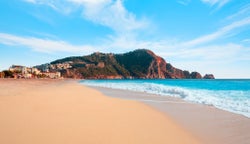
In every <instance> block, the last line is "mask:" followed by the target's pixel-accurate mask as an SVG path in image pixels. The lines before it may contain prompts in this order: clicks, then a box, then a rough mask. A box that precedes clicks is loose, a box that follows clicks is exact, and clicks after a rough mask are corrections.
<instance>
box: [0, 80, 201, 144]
mask: <svg viewBox="0 0 250 144" xmlns="http://www.w3.org/2000/svg"><path fill="white" fill-rule="evenodd" d="M0 113H1V117H0V127H1V129H0V135H1V139H0V143H5V144H34V143H36V144H44V143H46V144H55V143H61V144H64V143H65V144H68V143H74V144H78V143H79V144H80V143H81V144H82V143H87V144H95V143H102V144H105V143H106V144H117V143H119V144H127V143H135V144H152V143H157V144H161V143H162V144H165V143H176V144H185V143H186V144H189V143H192V144H196V143H197V144H199V143H201V142H200V141H199V140H198V139H196V137H195V136H193V134H192V133H190V132H189V131H186V130H185V129H184V128H182V127H181V126H180V125H179V124H178V123H176V122H175V121H174V120H172V118H171V117H169V116H167V115H165V114H163V113H161V112H159V111H157V110H155V109H154V108H152V107H150V106H147V105H145V104H143V103H140V102H136V101H128V100H124V99H117V98H111V97H109V96H106V95H103V94H102V93H101V92H99V91H97V90H95V89H92V88H88V87H86V86H83V85H81V84H79V83H78V82H77V81H75V80H69V81H68V80H59V81H57V80H55V81H54V80H49V81H47V80H7V81H2V80H0ZM180 137H181V139H180Z"/></svg>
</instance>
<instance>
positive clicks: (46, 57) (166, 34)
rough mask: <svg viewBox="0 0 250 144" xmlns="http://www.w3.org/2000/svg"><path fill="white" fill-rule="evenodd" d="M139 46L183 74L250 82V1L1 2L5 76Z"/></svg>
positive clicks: (0, 64)
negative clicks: (19, 69)
mask: <svg viewBox="0 0 250 144" xmlns="http://www.w3.org/2000/svg"><path fill="white" fill-rule="evenodd" d="M139 48H140V49H141V48H144V49H149V50H152V51H153V52H155V53H156V54H157V55H159V56H161V57H163V58H164V59H165V60H166V62H168V63H171V64H172V65H173V66H175V67H177V68H180V69H183V70H189V71H198V72H200V73H201V74H202V75H204V74H206V73H212V74H214V75H215V77H216V78H250V0H1V1H0V70H4V69H8V68H9V67H10V66H11V65H12V64H18V65H25V66H35V65H39V64H44V63H49V62H51V61H53V60H56V59H60V58H64V57H68V56H82V55H88V54H91V53H93V52H97V51H99V52H105V53H124V52H129V51H133V50H135V49H139Z"/></svg>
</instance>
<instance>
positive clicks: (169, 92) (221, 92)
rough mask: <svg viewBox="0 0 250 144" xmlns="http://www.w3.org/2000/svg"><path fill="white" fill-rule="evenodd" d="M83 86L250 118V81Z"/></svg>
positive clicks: (127, 82) (89, 82)
mask: <svg viewBox="0 0 250 144" xmlns="http://www.w3.org/2000/svg"><path fill="white" fill-rule="evenodd" d="M80 83H82V84H84V85H89V86H99V87H107V88H114V89H123V90H132V91H139V92H146V93H152V94H158V95H162V96H172V97H179V98H181V99H183V100H186V101H190V102H194V103H201V104H206V105H213V106H215V107H217V108H219V109H223V110H226V111H230V112H233V113H237V114H241V115H244V116H246V117H248V118H250V79H244V80H243V79H240V80H237V79H216V80H176V79H174V80H172V79H171V80H83V81H80Z"/></svg>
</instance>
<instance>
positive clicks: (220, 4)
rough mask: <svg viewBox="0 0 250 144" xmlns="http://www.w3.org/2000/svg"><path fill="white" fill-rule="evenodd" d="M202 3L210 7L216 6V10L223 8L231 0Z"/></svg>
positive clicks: (207, 0) (208, 0) (210, 0)
mask: <svg viewBox="0 0 250 144" xmlns="http://www.w3.org/2000/svg"><path fill="white" fill-rule="evenodd" d="M201 1H202V2H203V3H205V4H208V5H210V6H218V8H220V7H222V6H224V5H225V4H227V3H228V2H230V1H231V0H201Z"/></svg>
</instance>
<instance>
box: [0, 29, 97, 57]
mask: <svg viewBox="0 0 250 144" xmlns="http://www.w3.org/2000/svg"><path fill="white" fill-rule="evenodd" d="M0 43H1V44H4V45H10V46H24V47H27V48H30V49H32V50H34V51H38V52H45V53H53V52H70V53H79V52H85V53H90V52H93V51H94V47H93V46H90V45H80V46H77V45H72V44H69V43H67V42H65V41H54V40H49V39H39V38H35V37H21V36H15V35H11V34H6V33H0Z"/></svg>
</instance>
